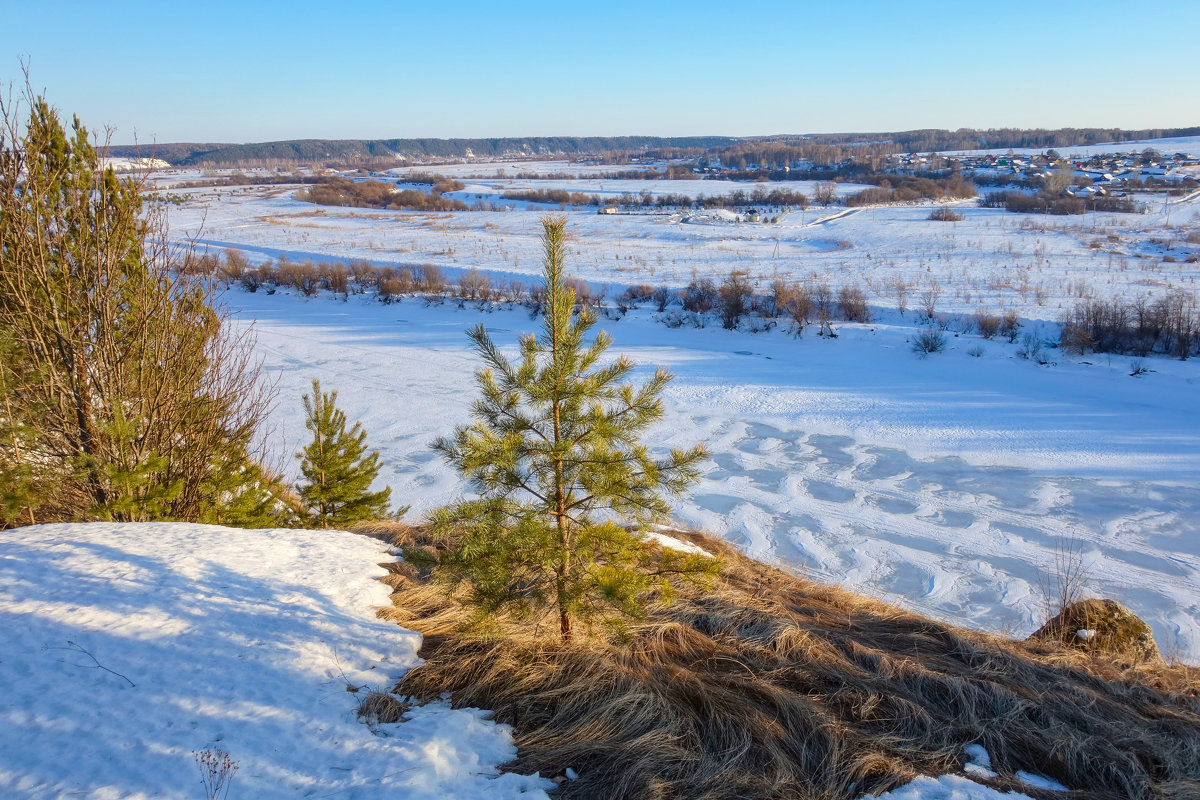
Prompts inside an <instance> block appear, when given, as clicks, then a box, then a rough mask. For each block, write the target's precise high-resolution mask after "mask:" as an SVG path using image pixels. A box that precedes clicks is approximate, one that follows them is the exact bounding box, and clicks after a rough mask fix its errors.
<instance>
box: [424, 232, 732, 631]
mask: <svg viewBox="0 0 1200 800" xmlns="http://www.w3.org/2000/svg"><path fill="white" fill-rule="evenodd" d="M542 225H543V244H544V248H545V303H544V304H543V306H542V312H541V313H542V323H543V324H542V333H541V335H540V336H534V335H532V334H530V335H526V336H524V337H522V339H521V343H520V347H521V355H520V360H519V361H517V362H515V363H514V362H511V361H509V359H508V358H506V357H505V356H504V355H503V354H502V353H501V352H500V350H499V349H498V348H497V347H496V346H495V344H493V342H492V340H491V338H490V337H489V336H488V334H487V332H486V331H485V330H484V327H483V326H482V325H479V326H477V327H476V328H474V329H473V330H472V331H470V332H469V336H470V337H471V339H473V340H474V342H475V349H476V350H477V351H478V353H479V354H480V356H481V357H482V358H483V360H484V362H485V364H486V365H487V366H486V367H485V368H484V369H482V370H480V371H479V373H478V374H477V382H478V385H479V388H480V391H481V396H480V398H479V399H478V400H477V401H476V403H475V410H474V415H473V416H474V422H473V423H472V424H471V425H469V426H465V427H460V428H458V429H457V430H456V431H455V432H454V435H453V436H450V437H445V438H441V439H438V440H437V441H436V442H435V443H434V448H435V449H436V450H438V451H440V452H441V453H442V455H443V456H444V457H445V458H446V459H447V460H448V461H449V462H450V463H451V464H453V465H454V466H455V467H456V468H457V469H458V470H459V472H460V473H462V474H463V475H464V476H466V477H467V478H468V479H469V480H470V482H471V486H472V488H473V489H474V491H475V492H476V493H477V495H478V498H477V499H468V500H463V501H460V502H458V503H456V504H454V505H451V506H449V507H446V508H443V509H440V510H438V511H435V512H434V513H433V514H432V515H431V523H432V527H433V531H434V532H435V533H436V534H441V535H442V536H444V537H445V538H446V540H447V541H448V542H450V543H451V547H450V549H449V551H448V552H446V553H444V554H443V555H441V556H440V557H439V559H438V562H437V564H436V565H435V575H437V576H438V577H439V578H440V579H442V580H443V581H445V582H447V583H448V584H450V585H451V586H452V587H457V586H460V585H464V582H465V586H467V587H468V594H467V596H466V600H467V602H469V603H470V604H472V605H474V606H475V607H476V608H477V609H478V611H479V613H480V615H481V616H482V617H484V618H486V617H487V616H488V615H489V614H491V613H494V612H496V611H502V610H507V611H514V612H517V613H518V614H535V613H537V612H538V611H540V610H543V609H546V608H549V609H553V610H554V611H555V612H556V613H557V617H558V627H559V633H560V635H561V637H562V639H563V640H564V641H567V640H569V639H570V638H571V635H572V630H573V628H574V621H575V619H576V618H577V617H578V618H583V619H585V620H586V619H589V618H593V617H598V618H601V619H604V620H607V621H612V622H616V621H619V619H620V616H621V615H622V614H623V615H628V616H633V617H637V616H639V615H640V614H641V613H642V612H643V610H644V605H645V603H646V601H647V597H648V594H649V593H650V591H651V590H653V589H658V590H660V591H662V592H663V593H664V594H669V591H670V588H671V586H670V583H669V582H668V579H669V577H671V576H677V575H685V576H686V575H691V576H692V577H702V576H706V575H711V574H712V573H713V572H715V570H716V569H717V564H716V562H714V561H713V560H712V559H709V558H707V557H705V556H695V555H693V556H684V555H681V554H678V553H675V552H673V551H664V552H662V553H661V555H656V549H655V548H652V547H649V546H647V545H645V544H644V543H643V542H642V541H641V539H640V537H639V536H638V535H637V534H634V533H630V532H628V531H626V530H625V529H624V528H622V527H621V526H620V525H618V524H617V522H616V520H617V519H618V518H620V519H623V520H630V521H636V522H641V523H645V522H649V521H651V520H655V519H659V518H662V517H663V516H665V515H666V513H667V512H668V511H669V506H668V505H667V503H666V500H665V499H664V495H676V494H678V493H680V492H682V491H683V490H684V489H685V488H686V487H687V486H688V485H689V484H690V483H692V482H693V481H694V480H695V479H696V477H697V474H698V473H697V470H696V464H697V462H699V461H700V460H701V459H702V458H704V448H703V446H697V447H694V448H691V449H689V450H675V451H672V452H671V453H670V455H669V456H668V457H666V458H662V459H656V458H653V457H651V456H650V454H649V453H648V451H647V449H646V447H645V446H644V445H643V444H642V443H641V442H640V441H639V437H640V436H641V435H642V433H643V432H644V431H645V430H646V428H647V427H648V426H649V425H650V424H652V423H653V422H655V421H657V420H659V419H660V418H661V417H662V413H663V408H662V401H661V399H660V395H661V394H662V391H663V389H664V387H665V386H666V385H667V382H668V381H669V380H670V378H671V376H670V374H669V373H668V372H667V371H666V370H663V369H659V370H658V371H657V372H656V373H655V374H654V376H653V377H652V378H650V379H649V380H648V381H647V382H646V383H645V384H643V385H642V386H640V387H636V388H635V387H634V386H632V385H631V384H627V383H622V381H623V380H624V379H625V378H626V377H627V376H628V375H629V373H630V371H631V370H632V369H633V367H634V364H633V362H631V361H630V360H629V359H628V358H626V357H624V356H620V357H618V358H617V360H615V361H612V362H609V363H604V364H602V363H601V357H602V356H603V355H604V352H605V350H607V349H608V346H609V344H610V342H611V340H610V338H609V336H608V335H607V334H605V333H603V332H600V333H598V334H596V336H595V338H594V339H592V341H591V342H590V343H589V342H586V341H585V338H586V337H587V335H588V332H589V331H590V330H591V328H592V327H593V325H594V324H595V322H596V317H595V315H594V314H592V313H591V312H590V311H588V310H586V309H585V310H582V311H580V312H579V313H578V314H577V315H576V314H575V293H574V292H573V291H572V290H571V289H569V288H567V286H566V282H565V280H564V275H563V255H564V253H565V251H566V244H565V239H566V232H565V226H566V221H565V220H564V219H561V218H546V219H544V220H542ZM406 555H408V554H407V553H406ZM413 555H415V556H418V557H419V554H416V553H414V554H413Z"/></svg>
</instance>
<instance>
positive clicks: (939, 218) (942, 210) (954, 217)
mask: <svg viewBox="0 0 1200 800" xmlns="http://www.w3.org/2000/svg"><path fill="white" fill-rule="evenodd" d="M929 219H931V220H933V221H935V222H962V221H963V220H964V219H966V217H964V216H963V215H962V214H959V213H957V212H955V211H951V210H950V208H949V207H947V206H940V207H938V208H935V209H934V210H933V211H931V212H930V213H929Z"/></svg>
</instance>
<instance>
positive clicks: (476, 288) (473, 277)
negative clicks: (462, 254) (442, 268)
mask: <svg viewBox="0 0 1200 800" xmlns="http://www.w3.org/2000/svg"><path fill="white" fill-rule="evenodd" d="M458 295H459V297H461V298H463V299H464V300H490V299H491V297H492V282H491V280H489V279H488V276H487V275H484V274H483V273H482V272H480V271H479V270H478V269H476V268H475V267H472V268H471V269H469V270H467V272H465V273H463V274H462V275H461V276H460V277H459V279H458Z"/></svg>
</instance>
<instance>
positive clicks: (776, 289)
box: [771, 279, 812, 334]
mask: <svg viewBox="0 0 1200 800" xmlns="http://www.w3.org/2000/svg"><path fill="white" fill-rule="evenodd" d="M771 291H772V297H773V300H774V303H775V308H776V309H777V310H778V311H779V313H781V314H784V315H786V316H787V318H788V319H789V320H790V321H791V324H792V332H793V333H796V334H800V333H802V332H803V331H804V326H806V325H808V322H809V317H810V315H811V314H812V297H811V296H810V295H809V293H808V291H807V290H806V289H805V288H804V285H803V284H801V283H797V282H789V281H784V280H782V279H780V280H776V281H775V282H774V283H772V284H771Z"/></svg>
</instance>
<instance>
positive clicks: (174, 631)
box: [0, 523, 552, 800]
mask: <svg viewBox="0 0 1200 800" xmlns="http://www.w3.org/2000/svg"><path fill="white" fill-rule="evenodd" d="M385 558H387V555H386V553H385V552H383V548H382V546H381V544H380V543H379V542H378V541H376V540H374V539H369V538H365V537H360V536H355V535H353V534H349V533H343V532H338V531H318V532H313V531H296V530H271V531H247V530H233V529H229V528H220V527H212V526H203V525H189V524H179V523H171V524H165V523H164V524H144V525H113V524H86V525H85V524H78V525H47V526H37V527H29V528H23V529H18V530H14V531H4V532H0V797H3V798H5V799H6V800H19V799H20V798H29V800H35V799H36V800H42V799H43V798H52V797H80V798H94V799H95V800H109V799H112V800H116V799H117V798H191V797H197V798H202V797H203V796H204V794H203V791H202V787H201V785H200V774H199V772H198V769H197V767H196V764H195V763H194V761H193V751H201V750H205V749H207V748H219V749H221V750H225V751H228V752H229V753H230V755H231V756H232V758H233V759H234V761H236V762H238V763H239V765H240V768H239V770H238V772H237V773H236V775H235V777H234V779H233V783H232V787H231V788H232V792H231V794H230V797H231V798H284V797H288V798H290V797H337V798H368V797H370V798H381V797H403V798H431V799H432V798H445V797H461V798H471V797H488V798H504V797H516V796H518V795H520V796H523V797H528V796H539V797H545V794H544V793H543V791H542V789H543V788H546V787H548V786H552V784H550V782H549V781H546V780H542V779H539V778H536V777H525V776H519V775H513V774H503V775H500V774H498V771H497V768H496V766H497V765H498V764H501V763H504V762H505V761H507V760H509V759H511V758H512V757H513V756H514V755H515V754H516V750H515V747H514V746H513V744H512V738H511V735H510V732H509V730H508V729H507V728H505V727H504V726H500V725H496V724H494V723H492V722H489V721H487V720H485V719H484V716H485V715H484V713H483V712H481V711H478V710H457V711H456V710H452V709H450V708H449V707H448V706H447V705H445V704H441V703H435V704H431V705H427V706H424V707H420V708H413V709H412V711H411V712H410V715H409V717H410V719H409V721H407V722H404V723H402V724H395V725H380V726H378V729H377V730H376V732H375V735H372V731H371V730H370V729H369V728H368V727H367V726H366V725H364V724H362V723H360V722H358V721H357V719H356V717H355V712H356V709H357V703H356V698H357V697H361V696H362V693H360V694H358V695H356V694H353V693H350V692H347V691H346V687H347V686H348V685H353V686H358V687H362V692H365V691H367V690H368V689H370V688H374V689H387V688H389V687H390V686H391V685H392V684H393V683H394V681H395V680H396V679H397V678H398V677H399V676H400V675H402V674H403V673H404V672H405V671H406V670H407V669H408V668H410V667H411V666H413V665H414V664H416V663H417V657H416V650H417V648H418V647H419V644H420V637H419V636H418V635H417V634H415V633H411V632H407V631H403V630H401V629H400V628H398V627H397V626H396V625H394V624H391V623H388V622H384V621H382V620H379V619H377V618H376V617H375V614H374V610H373V609H374V607H376V606H379V605H383V604H386V603H387V595H388V592H387V589H386V587H384V586H383V585H382V584H380V583H379V582H377V581H375V580H373V578H374V577H375V576H378V575H381V574H383V570H382V569H381V568H380V567H378V566H377V563H378V562H380V561H382V560H384V559H385ZM83 651H86V652H83ZM93 658H94V660H93ZM97 664H98V665H99V666H97Z"/></svg>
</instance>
